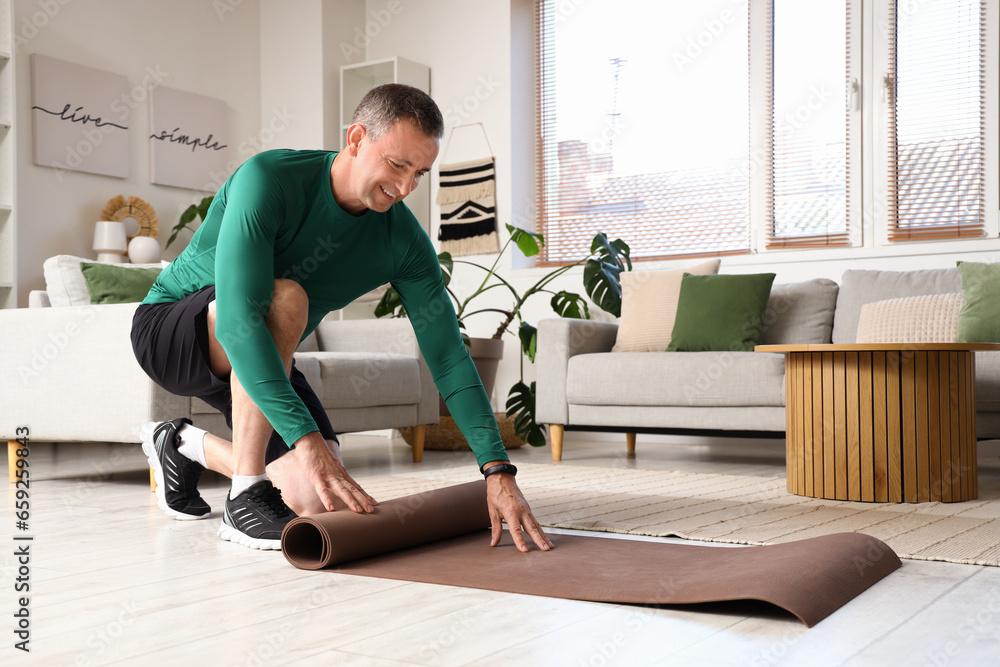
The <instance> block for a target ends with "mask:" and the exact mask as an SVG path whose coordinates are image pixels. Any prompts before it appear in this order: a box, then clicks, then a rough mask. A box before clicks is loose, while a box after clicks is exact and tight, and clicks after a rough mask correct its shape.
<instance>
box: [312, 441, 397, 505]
mask: <svg viewBox="0 0 1000 667" xmlns="http://www.w3.org/2000/svg"><path fill="white" fill-rule="evenodd" d="M293 451H294V452H295V456H296V458H298V461H299V465H300V466H302V470H304V471H305V473H306V475H307V476H308V477H309V481H310V482H312V485H313V487H314V488H315V489H316V495H318V496H319V499H320V501H321V502H322V503H323V506H324V507H326V509H327V511H328V512H333V511H334V510H335V509H336V507H335V506H334V498H335V497H336V498H340V499H341V500H343V501H344V503H345V504H346V505H347V507H348V508H350V509H352V510H354V511H355V512H372V511H374V509H373V505H377V504H378V503H377V502H376V501H375V499H374V498H372V497H371V496H369V495H368V494H367V493H365V490H364V489H362V488H361V485H360V484H358V483H357V482H355V481H354V480H353V479H351V476H350V475H348V474H347V470H346V469H345V468H344V463H343V461H342V460H341V459H340V457H339V456H335V455H334V454H333V452H331V451H330V448H329V447H327V445H326V441H325V440H324V439H323V436H322V435H320V433H319V432H318V431H313V432H312V433H309V434H307V435H305V436H303V437H301V438H299V440H298V441H297V442H296V443H295V449H294V450H293Z"/></svg>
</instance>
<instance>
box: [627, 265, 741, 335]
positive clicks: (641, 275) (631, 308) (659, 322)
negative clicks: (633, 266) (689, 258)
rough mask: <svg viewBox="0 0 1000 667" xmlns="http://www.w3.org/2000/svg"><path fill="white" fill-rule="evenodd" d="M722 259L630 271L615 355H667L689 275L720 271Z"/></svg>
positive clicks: (628, 272)
mask: <svg viewBox="0 0 1000 667" xmlns="http://www.w3.org/2000/svg"><path fill="white" fill-rule="evenodd" d="M721 261H722V260H719V259H710V260H708V261H707V262H702V263H701V264H697V265H695V266H689V267H688V268H686V269H674V270H672V271H626V272H625V273H622V275H621V281H622V317H621V323H620V324H619V326H618V338H617V339H616V340H615V346H614V347H613V348H612V350H611V351H612V352H663V351H664V350H666V349H667V345H669V344H670V334H671V332H672V331H673V329H674V318H675V317H676V315H677V299H678V297H679V296H680V292H681V279H682V278H683V277H684V274H685V273H690V274H693V275H710V274H715V273H718V272H719V264H720V263H721Z"/></svg>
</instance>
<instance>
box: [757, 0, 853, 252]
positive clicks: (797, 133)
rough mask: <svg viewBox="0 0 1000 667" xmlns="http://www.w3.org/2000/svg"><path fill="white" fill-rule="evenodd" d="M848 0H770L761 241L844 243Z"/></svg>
mask: <svg viewBox="0 0 1000 667" xmlns="http://www.w3.org/2000/svg"><path fill="white" fill-rule="evenodd" d="M849 5H850V3H849V2H848V0H810V2H808V3H804V2H802V0H773V3H772V5H771V10H772V20H771V30H772V35H771V44H772V48H771V49H770V50H769V53H770V57H771V62H770V63H769V67H768V69H769V70H770V72H771V77H770V82H769V83H770V89H769V90H768V91H767V93H766V96H767V99H768V100H769V101H770V107H771V110H770V111H771V112H770V117H771V124H770V128H769V129H770V132H769V135H768V139H769V142H768V143H769V145H768V148H767V153H768V158H769V159H767V160H766V163H765V164H766V167H767V168H768V170H769V176H770V178H769V179H768V180H769V182H768V183H767V192H766V205H767V247H769V248H782V247H816V246H838V245H847V244H848V241H849V238H848V233H849V229H848V212H849V211H850V210H851V207H850V197H851V196H852V195H854V194H856V193H852V192H851V188H850V183H851V178H850V176H849V175H850V174H851V173H852V172H853V170H854V169H856V168H857V165H854V164H852V163H851V159H850V155H851V151H849V150H848V147H849V146H850V145H851V142H852V141H853V140H854V139H853V137H851V134H852V130H853V127H854V126H853V125H852V123H851V118H850V115H851V113H852V103H853V102H855V101H856V98H855V97H853V96H852V94H851V93H852V92H853V90H854V88H855V86H857V82H856V81H855V80H853V79H852V78H851V73H852V71H853V70H852V60H851V58H852V56H851V54H852V49H851V48H850V42H851V32H852V31H851V25H850V16H851V15H852V14H851V12H850V6H849Z"/></svg>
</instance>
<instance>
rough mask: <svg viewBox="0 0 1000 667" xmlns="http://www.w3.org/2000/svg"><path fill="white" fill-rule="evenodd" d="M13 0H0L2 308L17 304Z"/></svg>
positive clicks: (0, 272)
mask: <svg viewBox="0 0 1000 667" xmlns="http://www.w3.org/2000/svg"><path fill="white" fill-rule="evenodd" d="M11 11H12V7H11V0H0V308H15V307H17V239H16V227H17V225H16V217H15V212H14V208H15V207H14V199H15V196H14V195H15V187H14V174H15V169H14V161H15V159H16V152H15V150H14V136H15V132H14V110H15V108H16V107H15V104H14V90H15V86H14V51H13V47H14V43H13V35H14V33H13V16H12V14H11Z"/></svg>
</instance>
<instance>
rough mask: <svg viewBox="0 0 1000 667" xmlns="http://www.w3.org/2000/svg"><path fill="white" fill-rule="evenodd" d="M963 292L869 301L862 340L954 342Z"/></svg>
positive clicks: (863, 311) (861, 327)
mask: <svg viewBox="0 0 1000 667" xmlns="http://www.w3.org/2000/svg"><path fill="white" fill-rule="evenodd" d="M961 307H962V295H961V294H957V293H956V294H923V295H921V296H908V297H905V298H902V299H887V300H885V301H875V302H874V303H866V304H865V305H864V306H862V307H861V320H860V321H859V322H858V340H857V342H859V343H954V342H955V334H956V331H957V330H958V311H959V309H960V308H961Z"/></svg>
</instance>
